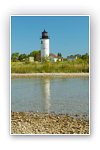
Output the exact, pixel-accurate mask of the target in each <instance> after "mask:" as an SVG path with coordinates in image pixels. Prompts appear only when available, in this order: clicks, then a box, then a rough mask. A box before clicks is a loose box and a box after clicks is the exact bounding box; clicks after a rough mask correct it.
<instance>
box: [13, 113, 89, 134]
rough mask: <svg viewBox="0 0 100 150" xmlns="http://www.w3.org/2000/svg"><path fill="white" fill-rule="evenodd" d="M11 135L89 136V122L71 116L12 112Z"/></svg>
mask: <svg viewBox="0 0 100 150" xmlns="http://www.w3.org/2000/svg"><path fill="white" fill-rule="evenodd" d="M81 115H83V114H81ZM11 134H12V135H13V134H14V135H15V134H86V135H89V120H83V119H81V118H77V117H74V116H71V115H70V114H59V115H53V114H49V113H44V114H43V113H39V112H38V113H29V112H14V111H11Z"/></svg>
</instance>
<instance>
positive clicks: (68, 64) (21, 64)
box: [11, 51, 89, 73]
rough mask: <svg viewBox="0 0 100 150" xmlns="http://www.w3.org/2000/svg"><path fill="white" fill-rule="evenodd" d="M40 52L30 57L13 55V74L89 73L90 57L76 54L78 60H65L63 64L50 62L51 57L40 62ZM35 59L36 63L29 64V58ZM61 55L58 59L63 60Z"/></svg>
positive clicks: (32, 53) (34, 52)
mask: <svg viewBox="0 0 100 150" xmlns="http://www.w3.org/2000/svg"><path fill="white" fill-rule="evenodd" d="M40 55H41V53H40V51H33V52H31V53H30V54H29V55H26V54H20V55H19V53H13V54H12V57H11V72H12V73H39V72H40V73H46V72H47V73H60V72H62V73H72V72H73V73H74V72H76V73H77V72H89V55H88V53H86V54H84V55H80V54H76V55H71V57H72V58H73V56H77V59H76V60H71V61H70V60H68V59H67V58H63V62H61V61H57V62H50V57H48V58H44V59H43V62H40ZM29 56H32V57H34V60H35V61H34V62H29V59H28V57H29ZM61 57H62V55H61V53H58V58H61Z"/></svg>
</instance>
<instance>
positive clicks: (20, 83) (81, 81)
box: [11, 77, 89, 114]
mask: <svg viewBox="0 0 100 150" xmlns="http://www.w3.org/2000/svg"><path fill="white" fill-rule="evenodd" d="M11 110H13V111H15V112H16V111H17V112H20V111H24V112H30V111H34V112H36V111H38V112H41V113H44V112H47V113H51V112H55V113H56V114H66V113H70V114H80V113H83V114H84V113H87V114H88V113H89V78H83V77H80V78H70V77H66V78H65V77H64V78H16V79H12V80H11Z"/></svg>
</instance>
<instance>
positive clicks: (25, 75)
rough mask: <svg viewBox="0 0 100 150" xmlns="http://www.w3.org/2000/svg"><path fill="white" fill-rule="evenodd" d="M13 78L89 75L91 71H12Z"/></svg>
mask: <svg viewBox="0 0 100 150" xmlns="http://www.w3.org/2000/svg"><path fill="white" fill-rule="evenodd" d="M11 77H12V78H31V77H89V73H12V74H11Z"/></svg>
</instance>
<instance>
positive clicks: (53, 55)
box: [49, 53, 57, 58]
mask: <svg viewBox="0 0 100 150" xmlns="http://www.w3.org/2000/svg"><path fill="white" fill-rule="evenodd" d="M49 55H50V56H52V57H54V58H57V56H56V55H55V54H52V53H50V54H49Z"/></svg>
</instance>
